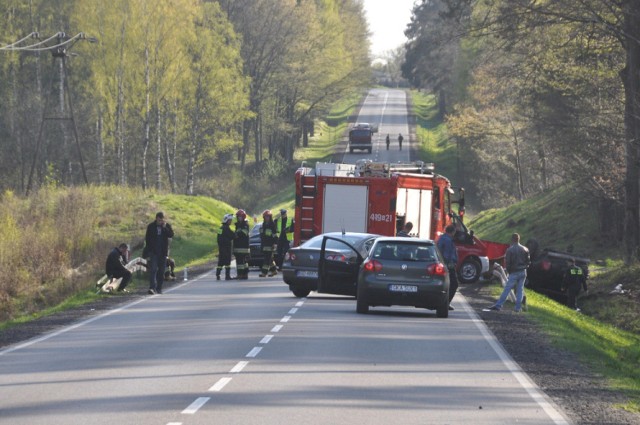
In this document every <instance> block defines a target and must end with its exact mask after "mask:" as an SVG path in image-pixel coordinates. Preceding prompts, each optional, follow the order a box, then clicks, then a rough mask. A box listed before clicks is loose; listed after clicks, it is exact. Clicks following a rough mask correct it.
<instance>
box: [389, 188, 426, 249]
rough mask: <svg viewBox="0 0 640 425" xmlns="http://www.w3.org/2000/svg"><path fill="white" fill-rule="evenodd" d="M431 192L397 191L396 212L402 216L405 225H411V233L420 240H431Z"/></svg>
mask: <svg viewBox="0 0 640 425" xmlns="http://www.w3.org/2000/svg"><path fill="white" fill-rule="evenodd" d="M432 202H433V192H432V191H431V190H427V189H424V190H422V189H407V188H400V189H398V200H397V202H396V211H397V213H398V215H404V216H405V217H406V218H405V223H406V222H407V221H410V222H411V223H413V233H415V234H416V235H417V236H418V237H420V238H425V239H432V238H431V215H432V214H431V207H432Z"/></svg>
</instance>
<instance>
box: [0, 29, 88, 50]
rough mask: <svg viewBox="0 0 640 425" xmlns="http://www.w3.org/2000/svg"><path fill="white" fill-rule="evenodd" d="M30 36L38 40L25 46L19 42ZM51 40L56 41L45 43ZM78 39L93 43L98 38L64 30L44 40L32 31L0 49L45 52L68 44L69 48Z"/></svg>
mask: <svg viewBox="0 0 640 425" xmlns="http://www.w3.org/2000/svg"><path fill="white" fill-rule="evenodd" d="M30 38H34V39H36V40H39V41H38V42H37V43H33V44H29V45H27V46H21V45H20V44H21V43H23V42H24V41H26V40H28V39H30ZM52 40H57V42H56V43H55V44H52V45H48V44H47V43H49V42H51V41H52ZM79 40H87V41H89V42H91V43H95V42H97V41H98V39H96V38H95V37H87V35H86V34H85V33H83V32H80V33H78V34H76V35H74V36H73V37H69V36H68V35H67V34H66V33H64V32H58V33H56V34H54V35H52V36H51V37H49V38H47V39H45V40H41V39H40V34H39V33H37V32H32V33H31V34H29V35H28V36H26V37H24V38H22V39H20V40H18V41H15V42H13V43H11V44H7V45H6V46H0V51H9V52H19V51H22V52H45V51H52V50H57V49H60V48H62V47H65V46H68V47H69V48H71V46H72V45H73V44H75V43H76V42H77V41H79Z"/></svg>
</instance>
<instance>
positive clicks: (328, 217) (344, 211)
mask: <svg viewBox="0 0 640 425" xmlns="http://www.w3.org/2000/svg"><path fill="white" fill-rule="evenodd" d="M368 206H369V188H368V187H367V186H357V185H339V184H327V185H326V186H325V189H324V210H323V211H322V233H328V232H340V231H342V230H344V231H345V232H366V231H367V218H368V214H367V212H368Z"/></svg>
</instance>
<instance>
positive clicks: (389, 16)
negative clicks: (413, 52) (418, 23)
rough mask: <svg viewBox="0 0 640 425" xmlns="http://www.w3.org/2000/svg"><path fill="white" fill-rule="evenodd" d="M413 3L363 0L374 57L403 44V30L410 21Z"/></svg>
mask: <svg viewBox="0 0 640 425" xmlns="http://www.w3.org/2000/svg"><path fill="white" fill-rule="evenodd" d="M415 1H416V0H364V9H365V12H366V13H367V20H368V21H369V31H370V32H371V53H372V54H373V56H374V57H376V56H379V55H382V54H383V53H384V52H386V51H388V50H392V49H395V48H396V47H398V46H399V45H401V44H404V42H405V41H406V37H405V36H404V30H405V28H406V26H407V24H408V23H409V22H410V21H411V9H413V4H414V2H415Z"/></svg>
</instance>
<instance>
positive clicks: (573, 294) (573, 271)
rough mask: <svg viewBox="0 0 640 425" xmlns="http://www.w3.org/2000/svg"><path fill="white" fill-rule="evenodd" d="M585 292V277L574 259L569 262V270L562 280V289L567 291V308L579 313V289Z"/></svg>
mask: <svg viewBox="0 0 640 425" xmlns="http://www.w3.org/2000/svg"><path fill="white" fill-rule="evenodd" d="M581 288H582V289H584V291H585V292H587V290H588V289H587V276H586V274H585V273H584V270H582V268H581V267H579V266H577V265H576V260H575V258H572V259H571V260H569V269H568V270H567V271H566V272H565V273H564V277H563V278H562V289H563V290H565V289H566V291H567V306H568V307H569V308H571V309H573V310H575V311H580V309H579V308H578V304H577V300H578V294H579V293H580V289H581Z"/></svg>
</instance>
